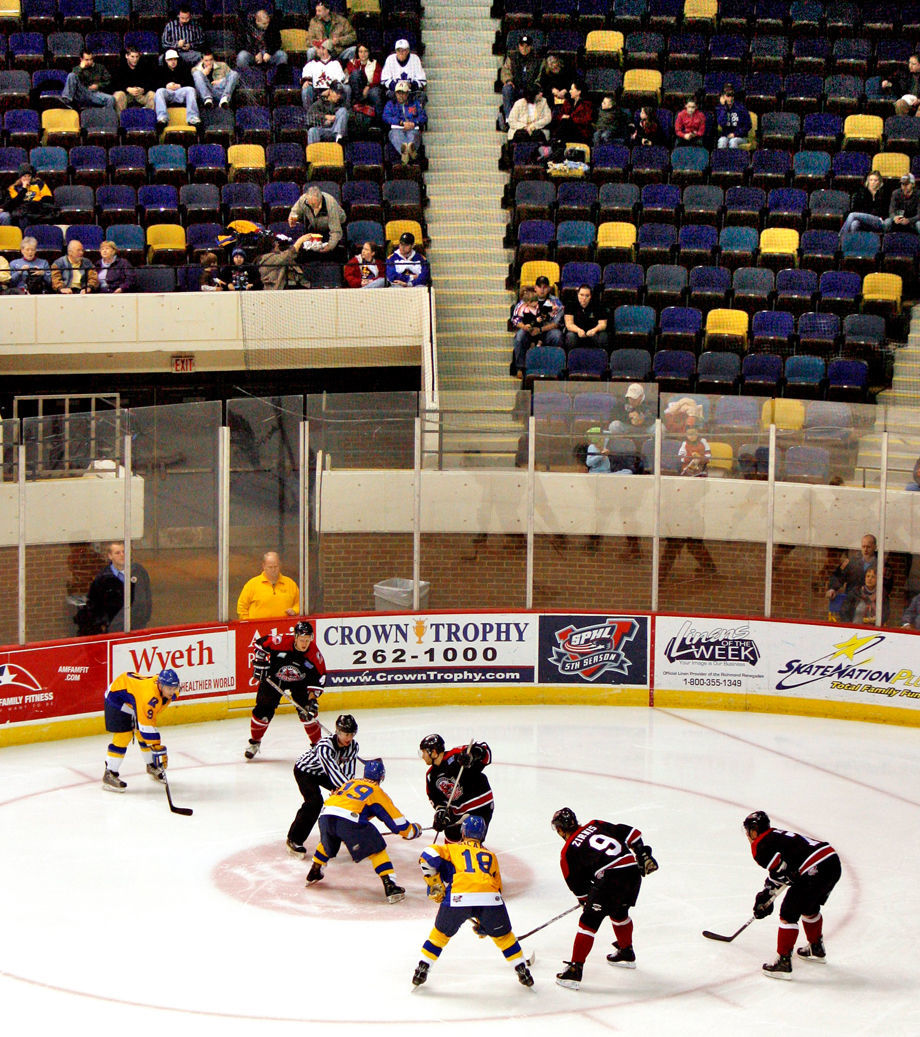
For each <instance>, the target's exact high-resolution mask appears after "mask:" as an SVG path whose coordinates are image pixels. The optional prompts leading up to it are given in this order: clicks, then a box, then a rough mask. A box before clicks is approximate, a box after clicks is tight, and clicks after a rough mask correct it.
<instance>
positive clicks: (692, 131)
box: [674, 97, 706, 147]
mask: <svg viewBox="0 0 920 1037" xmlns="http://www.w3.org/2000/svg"><path fill="white" fill-rule="evenodd" d="M705 133H706V116H705V115H704V114H703V113H702V112H701V111H700V110H699V108H698V107H697V104H696V99H695V98H693V97H690V98H688V99H687V103H686V104H685V105H684V107H683V110H682V111H679V112H678V113H677V118H676V119H675V120H674V136H675V137H676V138H677V146H678V147H687V146H688V145H699V144H702V141H703V137H704V135H705Z"/></svg>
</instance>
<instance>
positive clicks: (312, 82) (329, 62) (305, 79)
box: [300, 45, 351, 109]
mask: <svg viewBox="0 0 920 1037" xmlns="http://www.w3.org/2000/svg"><path fill="white" fill-rule="evenodd" d="M300 83H301V90H300V96H301V100H302V101H303V106H304V108H307V109H309V107H310V105H311V104H313V101H314V99H315V97H316V95H317V94H319V93H322V91H323V90H325V89H326V87H328V86H329V84H330V83H345V69H343V68H342V66H341V64H340V63H339V62H338V61H336V60H335V59H334V58H331V57H330V56H329V52H328V51H327V50H326V48H325V47H324V46H323V45H320V46H319V47H318V48H317V55H316V57H315V58H312V59H311V60H310V61H308V62H307V63H306V64H305V65H304V67H303V71H302V72H301V74H300ZM345 86H346V89H345V96H346V98H348V99H349V101H350V100H351V98H350V97H349V96H348V95H349V93H350V91H349V90H348V86H347V84H345Z"/></svg>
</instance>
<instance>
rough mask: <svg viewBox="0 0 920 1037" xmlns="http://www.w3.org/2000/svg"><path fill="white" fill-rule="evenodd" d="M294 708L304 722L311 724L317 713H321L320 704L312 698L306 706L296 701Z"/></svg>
mask: <svg viewBox="0 0 920 1037" xmlns="http://www.w3.org/2000/svg"><path fill="white" fill-rule="evenodd" d="M294 708H295V709H296V710H297V716H298V718H299V720H300V722H301V723H302V724H309V723H310V721H311V720H315V719H316V715H317V713H319V706H317V704H316V702H315V701H314V700H313V699H310V700H309V701H308V702H307V704H306V705H305V706H301V705H298V703H296V702H295V703H294Z"/></svg>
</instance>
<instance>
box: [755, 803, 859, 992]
mask: <svg viewBox="0 0 920 1037" xmlns="http://www.w3.org/2000/svg"><path fill="white" fill-rule="evenodd" d="M744 832H745V834H746V835H747V837H748V841H749V842H750V844H751V853H752V854H753V856H754V860H755V861H757V863H758V864H759V865H760V866H761V868H766V869H767V872H768V875H767V880H766V882H765V883H764V887H763V889H762V890H761V891H760V892H759V893H758V894H757V896H756V897H755V898H754V917H755V918H766V917H767V915H769V914H772V913H773V901H774V900H775V899H776V897H777V895H778V893H779V890H781V889H782V888H783V887H784V886H787V887H788V889H787V891H786V895H785V896H784V897H783V902H782V904H781V905H780V909H779V931H778V932H777V934H776V954H777V958H776V961H775V962H773V964H772V965H770V964H764V966H763V972H764V975H765V976H771V977H773V978H775V979H792V948H793V947H795V941H796V939H797V938H798V935H799V917H800V916H801V919H802V925H803V926H804V928H805V939H806V940H808V946H807V947H799V949H798V951H797V954H798V957H799V958H801V959H802V960H803V961H813V962H817V963H818V964H820V965H824V964H826V963H827V955H826V953H825V950H824V939H823V937H822V932H823V926H824V919H823V918H822V916H821V905H822V904H825V903H826V902H827V898H828V897H829V896H830V894H831V890H832V889H833V888H834V886H836V885H837V881H838V879H839V878H840V858H839V857H838V856H837V851H836V850H835V849H834V848H833V847H832V846H830V845H828V843H824V842H821V841H820V840H819V839H809V838H808V837H807V836H804V835H799V834H798V833H796V832H784V831H783V830H782V829H780V828H773V827H771V825H770V818H769V817H767V815H766V814H765V813H764V812H763V811H762V810H755V811H754V812H753V813H752V814H748V816H747V817H746V818H745V819H744Z"/></svg>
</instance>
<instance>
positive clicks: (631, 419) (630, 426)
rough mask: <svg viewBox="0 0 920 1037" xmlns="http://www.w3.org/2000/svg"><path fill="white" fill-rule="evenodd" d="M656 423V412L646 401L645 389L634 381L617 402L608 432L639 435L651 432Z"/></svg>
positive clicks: (618, 434) (614, 434) (617, 434)
mask: <svg viewBox="0 0 920 1037" xmlns="http://www.w3.org/2000/svg"><path fill="white" fill-rule="evenodd" d="M654 424H655V414H654V411H653V410H652V409H651V407H649V405H648V403H647V402H646V399H645V389H643V388H642V386H641V385H640V384H639V383H638V382H632V383H631V384H630V385H629V387H628V388H627V390H626V394H625V395H624V397H623V398H622V400H620V401H619V402H618V403H617V404H616V406H615V408H614V411H613V419H612V420H611V422H610V424H609V426H608V427H607V432H608V433H609V434H610V435H612V436H637V435H638V434H639V433H648V432H650V431H651V429H652V426H653V425H654Z"/></svg>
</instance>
